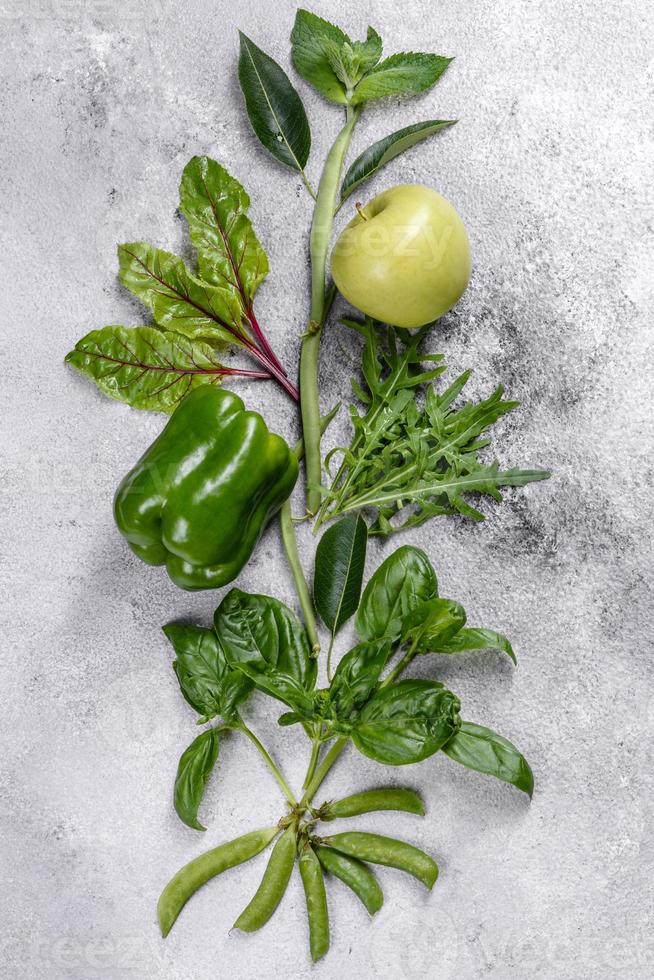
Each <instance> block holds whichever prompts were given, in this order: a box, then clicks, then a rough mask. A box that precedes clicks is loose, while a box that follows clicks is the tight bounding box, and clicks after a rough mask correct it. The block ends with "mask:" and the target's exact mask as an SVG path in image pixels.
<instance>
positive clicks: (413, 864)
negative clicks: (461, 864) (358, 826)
mask: <svg viewBox="0 0 654 980" xmlns="http://www.w3.org/2000/svg"><path fill="white" fill-rule="evenodd" d="M322 843H323V844H329V846H330V847H334V848H335V849H336V850H337V851H341V853H342V854H347V855H348V857H354V858H358V859H359V860H360V861H371V862H372V863H373V864H385V865H387V866H388V867H389V868H399V869H400V871H406V872H407V873H408V874H410V875H413V877H414V878H417V879H418V881H421V882H422V883H423V885H426V886H427V888H431V887H432V886H433V884H434V882H435V881H436V879H437V878H438V865H437V864H436V862H435V861H434V860H433V859H432V858H430V857H429V855H428V854H425V852H424V851H421V850H419V849H418V848H417V847H414V846H413V845H412V844H407V843H405V842H404V841H402V840H395V839H394V838H393V837H382V836H381V835H380V834H363V833H359V832H357V831H350V832H349V833H345V834H334V835H333V836H332V837H323V838H322Z"/></svg>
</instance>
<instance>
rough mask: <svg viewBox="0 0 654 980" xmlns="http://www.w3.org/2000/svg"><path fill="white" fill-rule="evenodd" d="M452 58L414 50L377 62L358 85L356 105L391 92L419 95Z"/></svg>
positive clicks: (434, 81)
mask: <svg viewBox="0 0 654 980" xmlns="http://www.w3.org/2000/svg"><path fill="white" fill-rule="evenodd" d="M451 61H452V59H451V58H442V57H441V56H440V55H438V54H421V53H417V52H413V51H409V52H406V53H404V54H394V55H391V57H390V58H385V59H384V61H380V62H379V64H378V65H375V67H374V68H372V69H371V70H370V71H369V72H368V74H367V75H366V76H365V78H363V79H362V81H360V82H359V84H358V85H357V87H356V89H355V91H354V96H353V98H352V103H353V105H356V104H357V103H359V102H369V101H370V100H371V99H383V98H386V96H389V95H416V94H417V93H418V92H424V91H426V90H427V89H429V88H431V87H432V85H435V84H436V82H437V81H438V79H439V78H440V77H441V75H442V74H443V72H444V71H445V69H446V68H447V66H448V65H449V63H450V62H451Z"/></svg>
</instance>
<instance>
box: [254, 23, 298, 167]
mask: <svg viewBox="0 0 654 980" xmlns="http://www.w3.org/2000/svg"><path fill="white" fill-rule="evenodd" d="M239 34H240V38H241V55H240V58H239V62H238V80H239V82H240V83H241V89H242V91H243V96H244V98H245V108H246V109H247V114H248V116H249V119H250V122H251V123H252V128H253V130H254V132H255V134H256V136H257V138H258V139H259V141H260V142H261V143H262V144H263V146H265V148H266V149H267V150H269V152H270V153H272V155H273V156H274V157H276V158H277V159H278V160H279V161H280V162H281V163H284V164H286V166H287V167H292V168H293V169H295V170H299V171H300V173H303V171H304V166H305V164H306V162H307V160H308V159H309V150H310V149H311V131H310V130H309V121H308V119H307V114H306V112H305V111H304V106H303V105H302V101H301V99H300V96H299V95H298V94H297V92H296V91H295V89H294V88H293V86H292V85H291V83H290V81H289V79H288V76H287V75H286V73H285V72H284V71H283V70H282V69H281V68H280V66H279V65H278V64H277V62H276V61H273V59H272V58H269V57H268V55H267V54H265V52H263V51H262V50H261V48H258V47H257V46H256V44H254V43H253V42H252V41H251V40H250V39H249V37H246V36H245V34H243V33H241V32H240V31H239Z"/></svg>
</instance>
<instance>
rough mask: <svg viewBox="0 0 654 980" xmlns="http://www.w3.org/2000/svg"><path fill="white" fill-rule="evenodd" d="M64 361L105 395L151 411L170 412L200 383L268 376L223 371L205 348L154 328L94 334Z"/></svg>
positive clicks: (112, 329)
mask: <svg viewBox="0 0 654 980" xmlns="http://www.w3.org/2000/svg"><path fill="white" fill-rule="evenodd" d="M65 360H66V363H67V364H72V366H73V367H75V368H77V370H78V371H80V372H81V373H82V374H85V375H86V376H87V377H88V378H91V379H92V380H93V381H95V383H96V385H97V386H98V388H99V389H100V390H101V391H103V392H104V393H105V395H109V396H110V397H111V398H116V399H117V400H118V401H121V402H125V403H126V404H127V405H131V407H132V408H141V409H146V410H147V411H150V412H173V411H174V410H175V409H176V408H177V406H178V405H179V403H180V401H181V400H182V398H184V397H185V396H186V395H187V394H188V393H189V391H191V390H192V389H193V388H196V387H197V386H198V385H200V384H212V385H221V384H222V383H223V379H224V378H226V377H234V376H241V377H249V378H267V377H268V375H267V374H266V373H265V372H263V371H247V370H241V369H239V368H231V367H230V368H228V367H225V365H224V364H222V363H221V362H220V361H219V360H218V358H217V356H216V352H215V350H214V348H213V347H211V346H210V345H209V344H206V343H204V342H202V341H200V340H195V341H192V340H189V339H188V338H187V337H183V336H182V335H181V334H177V333H170V332H168V331H164V330H157V329H156V328H154V327H121V326H109V327H103V328H102V329H101V330H92V331H91V333H88V334H87V335H86V337H82V339H81V340H78V341H77V343H76V345H75V349H74V350H72V351H70V353H69V354H67V355H66V358H65Z"/></svg>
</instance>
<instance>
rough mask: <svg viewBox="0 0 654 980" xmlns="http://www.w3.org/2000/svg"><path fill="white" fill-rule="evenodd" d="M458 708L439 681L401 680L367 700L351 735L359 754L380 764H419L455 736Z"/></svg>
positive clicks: (457, 704)
mask: <svg viewBox="0 0 654 980" xmlns="http://www.w3.org/2000/svg"><path fill="white" fill-rule="evenodd" d="M460 707H461V704H460V702H459V699H458V698H457V697H456V695H454V694H452V692H451V691H448V690H446V689H445V688H444V687H443V685H442V684H439V683H438V682H437V681H423V680H405V681H400V682H399V683H397V684H392V685H391V686H390V687H386V688H382V689H381V690H380V691H378V692H377V694H375V695H374V696H373V697H372V698H371V699H370V701H368V703H367V704H366V705H365V706H364V707H363V709H362V710H361V713H360V714H359V716H358V718H357V720H356V722H355V724H354V727H353V728H352V731H351V733H350V735H351V738H352V741H353V742H354V744H355V745H356V747H357V749H358V750H359V752H362V753H363V755H367V756H369V758H371V759H375V760H376V761H377V762H383V763H386V765H389V766H404V765H407V764H408V763H411V762H421V761H422V759H426V758H427V757H428V756H430V755H433V754H434V752H437V751H438V750H439V749H440V748H441V747H442V746H443V745H444V744H445V743H446V742H448V741H449V740H450V739H451V738H452V735H453V734H454V733H455V732H456V731H457V729H458V727H459V724H460V718H459V709H460Z"/></svg>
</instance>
